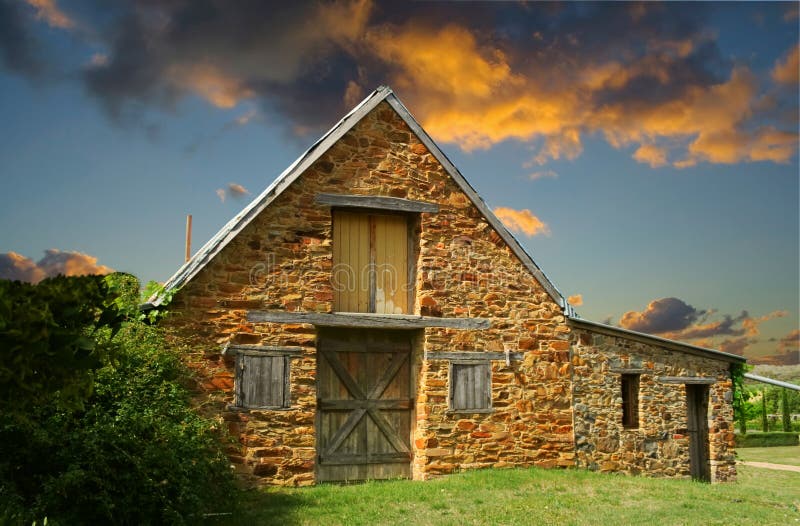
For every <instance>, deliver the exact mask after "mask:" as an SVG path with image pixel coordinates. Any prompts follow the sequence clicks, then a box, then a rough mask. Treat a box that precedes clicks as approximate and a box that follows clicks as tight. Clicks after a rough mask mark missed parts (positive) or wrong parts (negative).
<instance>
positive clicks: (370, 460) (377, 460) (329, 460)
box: [319, 452, 410, 466]
mask: <svg viewBox="0 0 800 526" xmlns="http://www.w3.org/2000/svg"><path fill="white" fill-rule="evenodd" d="M319 460H320V463H322V464H327V465H329V466H337V465H347V464H391V463H401V462H403V463H408V462H409V460H410V454H409V453H405V452H398V453H369V454H363V455H348V454H343V453H334V454H332V455H324V456H320V459H319Z"/></svg>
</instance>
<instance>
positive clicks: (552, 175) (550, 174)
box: [523, 163, 558, 181]
mask: <svg viewBox="0 0 800 526" xmlns="http://www.w3.org/2000/svg"><path fill="white" fill-rule="evenodd" d="M526 164H527V163H526ZM523 168H528V167H527V166H523ZM557 178H558V174H557V173H556V172H554V171H553V170H539V171H536V172H532V173H530V174H528V179H530V180H531V181H536V180H538V179H557Z"/></svg>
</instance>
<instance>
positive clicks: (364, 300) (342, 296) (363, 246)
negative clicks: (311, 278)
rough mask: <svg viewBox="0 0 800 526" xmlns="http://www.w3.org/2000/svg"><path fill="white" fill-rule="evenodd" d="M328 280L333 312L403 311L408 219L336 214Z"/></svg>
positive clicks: (359, 214) (346, 213) (388, 216)
mask: <svg viewBox="0 0 800 526" xmlns="http://www.w3.org/2000/svg"><path fill="white" fill-rule="evenodd" d="M331 281H332V284H333V290H334V299H333V308H334V311H337V312H376V313H381V314H404V313H407V312H408V310H407V309H408V220H407V218H406V217H405V216H402V215H374V214H364V213H354V212H343V211H335V212H334V216H333V270H332V275H331Z"/></svg>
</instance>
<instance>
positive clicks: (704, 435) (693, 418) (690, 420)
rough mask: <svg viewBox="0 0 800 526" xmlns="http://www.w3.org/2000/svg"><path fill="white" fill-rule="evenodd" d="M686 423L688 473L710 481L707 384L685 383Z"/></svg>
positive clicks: (701, 479) (696, 477)
mask: <svg viewBox="0 0 800 526" xmlns="http://www.w3.org/2000/svg"><path fill="white" fill-rule="evenodd" d="M685 390H686V425H687V432H688V435H689V473H690V474H691V476H692V478H693V479H695V480H699V481H702V482H711V447H710V446H711V444H710V442H709V433H708V407H709V386H708V385H705V384H685Z"/></svg>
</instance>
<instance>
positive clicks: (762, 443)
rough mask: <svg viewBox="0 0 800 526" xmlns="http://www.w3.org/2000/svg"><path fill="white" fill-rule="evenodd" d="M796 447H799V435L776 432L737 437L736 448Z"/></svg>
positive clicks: (738, 435)
mask: <svg viewBox="0 0 800 526" xmlns="http://www.w3.org/2000/svg"><path fill="white" fill-rule="evenodd" d="M796 445H798V433H783V432H779V431H775V432H772V433H748V434H746V435H740V434H737V435H736V447H772V446H796Z"/></svg>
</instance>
